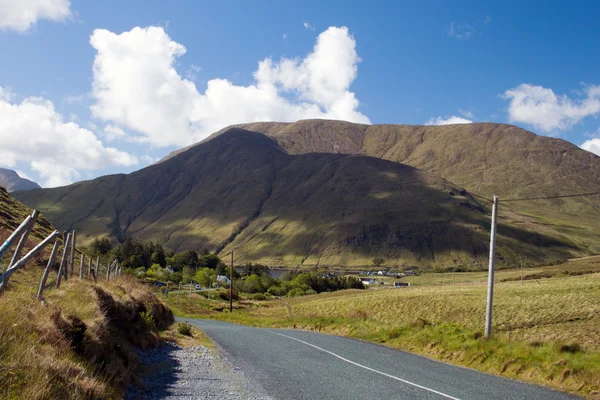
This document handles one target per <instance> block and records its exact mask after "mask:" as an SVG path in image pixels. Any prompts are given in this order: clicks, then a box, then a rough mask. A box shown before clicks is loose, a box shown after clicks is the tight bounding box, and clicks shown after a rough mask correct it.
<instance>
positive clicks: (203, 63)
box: [0, 0, 600, 186]
mask: <svg viewBox="0 0 600 400" xmlns="http://www.w3.org/2000/svg"><path fill="white" fill-rule="evenodd" d="M599 17H600V3H597V2H592V1H589V2H585V1H578V2H566V1H564V2H549V1H544V2H536V1H526V2H524V1H519V2H517V1H503V2H483V1H472V2H468V1H461V2H450V1H428V2H400V1H398V2H380V3H376V4H373V2H366V1H365V2H356V1H355V2H349V1H343V2H342V1H340V2H334V1H329V2H317V1H301V2H288V1H260V2H251V1H218V2H217V1H203V2H198V1H177V2H166V1H141V0H140V1H126V2H122V1H103V2H90V1H77V0H73V1H71V2H69V1H67V0H49V1H48V2H46V4H45V5H43V6H40V5H39V4H38V2H35V1H29V0H22V1H20V2H14V1H12V0H0V60H1V61H0V140H2V141H3V142H4V146H2V148H0V166H4V167H8V168H13V169H16V170H18V171H19V172H20V173H22V174H23V175H26V176H28V177H30V178H32V179H34V180H36V181H38V182H40V183H41V184H42V185H44V186H57V185H63V184H67V183H70V182H73V181H77V180H83V179H90V178H93V177H96V176H100V175H104V174H107V173H116V172H130V171H133V170H136V169H139V168H142V167H144V166H146V165H148V164H149V163H152V162H154V161H155V160H157V159H158V158H161V157H162V156H164V155H165V154H167V153H168V152H170V151H172V150H174V149H176V148H179V147H182V146H184V145H186V144H189V143H193V142H195V141H198V140H201V139H202V138H204V137H206V135H208V134H210V133H211V132H213V131H215V130H217V129H220V128H221V127H223V126H226V125H228V124H231V123H239V122H246V121H250V120H285V121H293V120H296V119H298V118H309V117H321V118H335V119H346V120H351V121H354V122H365V123H404V124H425V123H429V124H443V123H450V122H460V123H466V122H469V121H473V122H479V121H490V122H502V123H513V124H515V125H518V126H521V127H523V128H526V129H529V130H531V131H533V132H536V133H538V134H542V135H549V136H555V137H560V138H563V139H565V140H569V141H571V142H573V143H574V144H576V145H579V146H583V147H584V148H586V149H587V150H590V151H593V152H596V153H600V121H599V120H598V118H597V117H598V115H599V114H600V76H599V71H600V54H599V52H598V50H597V48H598V46H597V44H598V43H600V40H599V39H600V24H598V23H597V21H598V20H599ZM259 63H261V64H260V67H259ZM207 89H208V90H207Z"/></svg>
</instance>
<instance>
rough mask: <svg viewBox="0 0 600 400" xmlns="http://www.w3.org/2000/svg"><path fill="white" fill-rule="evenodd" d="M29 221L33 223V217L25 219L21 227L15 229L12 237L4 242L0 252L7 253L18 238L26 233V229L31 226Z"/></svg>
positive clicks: (29, 216)
mask: <svg viewBox="0 0 600 400" xmlns="http://www.w3.org/2000/svg"><path fill="white" fill-rule="evenodd" d="M29 221H31V215H28V216H27V218H25V220H23V222H21V225H19V227H18V228H17V229H15V231H14V232H13V233H12V235H10V236H9V237H8V239H6V240H5V241H4V243H3V244H2V246H1V247H0V252H3V251H6V249H8V248H9V247H10V245H11V244H12V242H13V241H14V240H15V239H16V238H17V236H19V235H21V234H22V233H23V232H25V229H27V227H28V226H29Z"/></svg>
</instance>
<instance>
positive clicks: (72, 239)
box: [0, 210, 121, 301]
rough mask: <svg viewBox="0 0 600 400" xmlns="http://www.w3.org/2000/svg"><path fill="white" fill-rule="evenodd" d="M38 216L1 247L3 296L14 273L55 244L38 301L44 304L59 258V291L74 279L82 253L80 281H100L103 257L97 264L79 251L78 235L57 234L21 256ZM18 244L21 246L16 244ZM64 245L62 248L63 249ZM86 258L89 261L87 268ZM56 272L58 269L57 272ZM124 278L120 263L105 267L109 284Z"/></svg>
mask: <svg viewBox="0 0 600 400" xmlns="http://www.w3.org/2000/svg"><path fill="white" fill-rule="evenodd" d="M38 216H39V212H38V211H37V210H34V211H33V213H32V214H31V215H29V216H27V218H25V220H24V221H23V222H22V223H21V225H19V226H18V227H17V229H15V230H14V231H13V232H12V234H11V235H10V236H9V237H8V238H7V239H6V240H5V241H4V243H3V244H2V246H1V247H0V269H1V271H2V275H0V292H3V291H4V290H5V289H6V288H7V286H8V283H9V280H10V278H11V276H12V275H13V273H15V272H16V271H18V270H19V269H21V268H23V267H25V265H27V264H28V263H29V262H30V261H32V260H33V259H35V258H36V257H38V256H39V255H40V254H42V252H43V251H44V249H45V248H46V247H48V246H49V245H50V244H51V243H52V242H54V244H53V246H52V251H51V253H50V258H49V259H48V262H47V264H46V268H45V269H44V272H43V274H42V277H41V279H40V284H39V288H38V292H37V299H38V300H41V301H44V297H43V294H44V290H45V289H47V288H48V286H49V285H48V284H47V281H48V277H49V275H50V272H51V271H52V269H53V267H55V265H56V262H57V260H58V259H59V253H61V255H60V263H59V264H58V269H57V276H56V283H55V284H54V285H55V287H56V288H60V285H61V283H62V281H63V280H65V281H67V280H68V279H72V278H73V276H74V274H75V270H76V265H75V264H76V258H75V257H76V254H77V253H79V256H80V257H79V271H78V275H79V280H84V279H87V280H93V281H94V282H97V280H98V278H99V273H100V271H101V264H100V257H99V256H98V257H97V258H96V262H95V263H94V262H93V260H92V257H91V256H89V255H87V256H86V254H84V253H83V252H81V251H79V250H77V248H76V242H77V233H76V231H71V232H65V233H63V234H61V233H60V232H59V231H57V230H55V231H54V232H52V233H51V234H50V235H48V236H47V237H46V238H45V239H43V240H42V241H41V242H40V243H38V244H37V245H35V246H33V248H32V249H31V250H30V251H29V252H28V253H27V254H25V255H24V256H21V253H22V252H23V250H24V247H25V245H26V243H27V241H28V239H29V235H30V234H31V231H32V230H33V228H34V226H35V224H36V222H37V219H38ZM17 240H18V242H17ZM61 242H62V244H63V246H62V249H61V248H60V247H61ZM15 243H16V246H15V247H14V251H13V253H12V257H11V260H10V262H8V263H6V262H5V255H7V254H8V253H9V251H10V249H11V247H12V246H13V245H14V244H15ZM86 257H87V258H88V260H89V263H88V264H87V268H86ZM55 269H56V268H55ZM120 274H121V265H120V263H119V261H118V260H117V259H114V260H112V262H109V263H107V264H106V280H109V279H110V278H111V277H117V276H119V275H120Z"/></svg>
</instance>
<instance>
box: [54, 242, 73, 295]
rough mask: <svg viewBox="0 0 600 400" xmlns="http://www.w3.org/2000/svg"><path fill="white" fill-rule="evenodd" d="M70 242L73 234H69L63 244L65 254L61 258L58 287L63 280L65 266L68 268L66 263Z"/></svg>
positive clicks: (57, 280) (57, 279)
mask: <svg viewBox="0 0 600 400" xmlns="http://www.w3.org/2000/svg"><path fill="white" fill-rule="evenodd" d="M69 243H71V234H70V233H69V234H67V238H66V239H65V242H64V245H63V254H62V258H61V260H60V268H59V269H58V278H56V288H57V289H58V288H59V287H60V281H61V280H62V277H63V275H65V268H66V265H65V264H66V263H67V252H68V251H69ZM66 279H67V276H66V275H65V280H66Z"/></svg>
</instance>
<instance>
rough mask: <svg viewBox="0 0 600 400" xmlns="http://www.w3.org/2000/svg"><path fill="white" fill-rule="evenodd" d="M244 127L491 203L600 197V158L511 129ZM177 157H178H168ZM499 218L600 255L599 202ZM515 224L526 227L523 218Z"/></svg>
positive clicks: (332, 124) (532, 204) (521, 207)
mask: <svg viewBox="0 0 600 400" xmlns="http://www.w3.org/2000/svg"><path fill="white" fill-rule="evenodd" d="M238 126H239V127H241V128H244V129H248V130H252V131H256V132H261V133H264V134H265V135H267V136H269V137H272V138H273V139H275V140H276V141H277V143H278V144H279V145H280V146H281V147H282V148H283V149H285V150H286V151H287V152H289V153H290V154H307V153H311V152H319V153H336V154H337V153H343V154H364V155H369V156H373V157H378V158H382V159H385V160H390V161H395V162H400V163H403V164H406V165H410V166H413V167H415V168H418V169H420V170H423V171H426V172H430V173H434V174H436V175H439V176H441V177H443V178H445V179H447V180H449V181H451V182H453V183H455V184H457V185H460V186H462V187H464V188H465V189H467V190H468V191H469V192H470V193H473V194H475V195H480V196H483V197H485V198H486V199H490V200H491V197H492V195H493V194H496V195H498V196H500V199H501V200H503V199H516V198H530V197H545V196H555V195H564V194H573V193H588V192H598V191H600V157H598V156H596V155H595V154H592V153H590V152H587V151H585V150H582V149H580V148H579V147H577V146H575V145H573V144H572V143H569V142H567V141H565V140H562V139H556V138H550V137H545V136H538V135H536V134H534V133H532V132H528V131H526V130H524V129H521V128H518V127H516V126H512V125H506V124H494V123H473V124H458V125H445V126H420V125H362V124H352V123H349V122H343V121H327V120H303V121H298V122H295V123H278V122H260V123H250V124H242V125H238ZM222 132H223V131H219V132H217V133H215V134H214V135H212V136H211V137H210V138H208V139H207V140H211V139H212V138H214V137H216V136H218V135H220V134H221V133H222ZM205 142H206V141H205ZM174 154H177V152H174V153H172V154H171V155H169V156H168V157H171V156H173V155H174ZM168 157H167V158H168ZM500 210H501V212H500V215H501V216H503V215H505V213H507V215H508V213H510V212H513V211H514V212H516V213H518V214H520V215H527V216H530V217H532V220H533V221H535V223H536V224H538V225H544V226H547V227H551V228H552V229H554V230H556V231H557V232H560V233H561V234H564V235H567V236H568V237H569V238H570V239H571V240H573V241H574V242H575V243H576V244H577V245H578V246H579V247H581V248H584V249H586V250H587V251H589V252H590V253H594V254H598V253H600V229H599V228H598V227H597V223H596V221H598V220H599V219H600V196H595V197H578V198H564V199H554V200H542V201H528V202H527V201H522V202H512V203H505V204H503V205H502V206H501V208H500ZM513 214H514V213H513ZM516 223H520V224H525V223H526V222H525V221H524V220H519V219H518V218H517V220H516ZM530 223H532V221H529V222H527V224H530Z"/></svg>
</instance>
